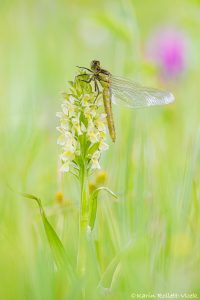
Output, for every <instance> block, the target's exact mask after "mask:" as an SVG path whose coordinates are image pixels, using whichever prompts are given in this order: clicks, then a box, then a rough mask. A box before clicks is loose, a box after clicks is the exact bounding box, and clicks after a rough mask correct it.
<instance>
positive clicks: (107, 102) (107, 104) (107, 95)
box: [103, 87, 116, 142]
mask: <svg viewBox="0 0 200 300" xmlns="http://www.w3.org/2000/svg"><path fill="white" fill-rule="evenodd" d="M111 97H112V94H111V89H110V88H109V87H104V88H103V103H104V109H105V112H106V119H107V124H108V131H109V134H110V137H111V139H112V140H113V142H115V139H116V134H115V125H114V119H113V113H112V104H111Z"/></svg>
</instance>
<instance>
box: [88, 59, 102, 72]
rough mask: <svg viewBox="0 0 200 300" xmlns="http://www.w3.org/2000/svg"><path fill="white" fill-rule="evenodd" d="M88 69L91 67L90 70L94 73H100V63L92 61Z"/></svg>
mask: <svg viewBox="0 0 200 300" xmlns="http://www.w3.org/2000/svg"><path fill="white" fill-rule="evenodd" d="M90 67H91V70H92V71H93V72H95V73H98V72H99V71H101V67H100V61H98V60H92V62H91V64H90Z"/></svg>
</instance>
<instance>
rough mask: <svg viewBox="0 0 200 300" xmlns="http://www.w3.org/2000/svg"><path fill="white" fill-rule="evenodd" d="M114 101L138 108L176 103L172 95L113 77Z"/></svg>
mask: <svg viewBox="0 0 200 300" xmlns="http://www.w3.org/2000/svg"><path fill="white" fill-rule="evenodd" d="M111 90H112V101H113V102H114V103H115V104H118V103H119V104H122V105H125V106H128V107H132V108H137V107H145V106H152V105H165V104H169V103H171V102H173V101H174V96H173V94H172V93H170V92H167V91H161V90H157V89H154V88H148V87H144V86H141V85H139V84H137V83H134V82H132V81H131V80H128V79H125V78H122V77H116V76H113V75H112V76H111Z"/></svg>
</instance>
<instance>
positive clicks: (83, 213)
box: [77, 163, 89, 277]
mask: <svg viewBox="0 0 200 300" xmlns="http://www.w3.org/2000/svg"><path fill="white" fill-rule="evenodd" d="M80 185H81V208H80V214H79V245H78V257H77V269H78V273H79V274H80V276H81V277H84V275H85V268H86V253H87V251H86V247H87V227H88V224H89V191H88V174H87V165H86V164H85V163H84V165H83V167H82V169H81V171H80Z"/></svg>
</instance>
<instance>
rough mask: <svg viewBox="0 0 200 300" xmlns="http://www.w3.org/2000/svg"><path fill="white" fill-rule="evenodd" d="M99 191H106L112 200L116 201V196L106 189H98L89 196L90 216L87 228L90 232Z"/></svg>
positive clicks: (95, 212)
mask: <svg viewBox="0 0 200 300" xmlns="http://www.w3.org/2000/svg"><path fill="white" fill-rule="evenodd" d="M100 191H106V192H107V193H109V194H110V195H112V196H113V197H114V198H116V199H117V196H116V195H115V194H114V193H113V192H112V191H111V190H110V189H109V188H107V187H100V188H97V189H96V190H94V192H93V193H92V194H91V196H90V216H89V226H90V228H91V230H93V228H94V224H95V220H96V214H97V199H98V195H99V192H100Z"/></svg>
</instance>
